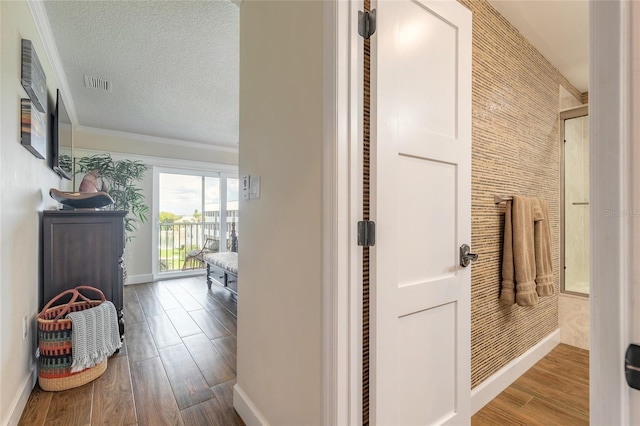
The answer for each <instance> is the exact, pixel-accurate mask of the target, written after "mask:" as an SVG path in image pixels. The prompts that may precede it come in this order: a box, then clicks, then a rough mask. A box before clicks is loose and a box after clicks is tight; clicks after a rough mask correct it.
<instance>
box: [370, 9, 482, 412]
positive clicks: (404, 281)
mask: <svg viewBox="0 0 640 426" xmlns="http://www.w3.org/2000/svg"><path fill="white" fill-rule="evenodd" d="M374 7H376V8H377V27H378V29H377V32H376V34H375V35H374V36H373V37H372V48H371V52H372V59H371V64H372V96H371V98H372V129H371V134H372V154H373V159H372V161H373V162H372V165H373V167H372V183H373V191H372V194H373V195H374V196H373V199H372V203H373V204H372V212H373V216H374V220H375V221H376V222H377V230H376V233H377V242H376V246H375V247H374V248H373V249H372V263H373V265H372V323H371V326H372V336H371V338H372V353H371V361H372V364H371V373H372V374H371V375H372V377H371V380H372V383H371V402H372V403H371V407H372V411H371V418H372V421H373V424H376V425H427V424H468V423H469V422H470V392H471V384H470V364H471V352H470V328H471V321H470V285H471V270H470V267H467V268H463V267H461V266H460V259H459V247H460V246H461V245H462V244H470V241H471V12H470V11H469V10H468V9H466V8H465V7H464V6H462V5H460V4H459V3H458V2H456V1H454V0H447V1H442V0H441V1H425V0H415V1H409V0H380V1H378V2H377V4H374Z"/></svg>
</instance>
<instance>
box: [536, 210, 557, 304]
mask: <svg viewBox="0 0 640 426" xmlns="http://www.w3.org/2000/svg"><path fill="white" fill-rule="evenodd" d="M537 202H538V206H539V207H540V210H541V212H542V217H543V219H542V220H541V221H537V222H536V223H535V229H534V234H535V252H536V292H537V293H538V296H541V297H542V296H551V295H552V294H553V263H552V261H551V227H550V226H549V225H550V221H549V218H550V212H549V202H548V201H546V200H537Z"/></svg>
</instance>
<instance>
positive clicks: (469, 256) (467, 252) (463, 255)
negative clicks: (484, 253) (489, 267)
mask: <svg viewBox="0 0 640 426" xmlns="http://www.w3.org/2000/svg"><path fill="white" fill-rule="evenodd" d="M476 260H478V255H477V254H473V253H471V247H469V246H468V245H466V244H463V245H461V246H460V266H462V267H463V268H466V267H467V266H469V265H471V262H475V261H476Z"/></svg>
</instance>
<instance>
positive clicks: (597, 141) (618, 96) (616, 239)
mask: <svg viewBox="0 0 640 426" xmlns="http://www.w3.org/2000/svg"><path fill="white" fill-rule="evenodd" d="M630 3H631V2H629V1H625V0H613V1H595V2H591V3H590V13H589V15H590V22H589V23H590V55H591V59H590V81H591V84H590V88H589V110H590V111H589V113H590V114H589V115H590V132H589V135H590V153H589V156H590V158H592V159H594V161H591V162H590V163H591V164H590V170H589V175H590V185H591V193H590V203H591V204H590V216H591V228H590V233H591V235H590V238H591V254H590V263H591V283H592V286H591V295H590V300H591V353H590V368H589V371H590V406H591V410H590V412H591V414H590V422H591V424H617V425H627V424H630V417H629V414H630V409H631V406H630V396H631V395H632V394H631V392H635V391H633V390H631V389H630V388H628V387H627V384H626V381H625V378H624V354H625V351H626V347H627V345H628V344H629V342H630V340H631V337H632V336H631V334H630V333H631V327H630V325H631V319H632V314H633V309H637V307H633V306H632V301H633V299H632V279H633V273H634V271H633V269H634V268H633V267H634V265H633V264H634V260H633V258H632V253H633V248H634V246H636V247H638V242H639V241H638V237H637V236H636V237H635V238H634V237H632V236H633V232H634V226H633V223H634V221H635V222H637V221H638V217H634V216H635V215H634V213H635V212H634V207H636V208H637V207H638V205H639V204H638V200H637V196H636V197H633V192H635V191H638V190H639V189H640V188H639V187H638V184H637V183H634V179H633V178H634V176H633V171H634V170H633V169H634V168H633V166H634V163H635V165H636V166H640V161H639V160H640V158H638V152H637V148H636V149H634V146H633V138H632V136H631V129H632V127H631V126H632V124H633V123H632V120H631V103H630V101H631V96H630V93H631V79H630V76H631V73H630V70H631V61H630V53H631V49H630V45H631V32H630V13H629V12H630ZM636 48H637V47H636ZM635 115H636V116H637V113H636V114H635ZM636 169H637V167H636ZM635 173H636V176H635V177H636V178H637V176H638V174H637V173H638V172H637V170H636V172H635ZM636 182H637V180H636ZM634 198H635V200H634ZM634 201H635V204H634ZM637 231H638V228H637V224H636V227H635V232H636V234H637ZM634 240H635V241H634ZM636 253H637V252H636ZM635 262H636V263H637V260H636V261H635Z"/></svg>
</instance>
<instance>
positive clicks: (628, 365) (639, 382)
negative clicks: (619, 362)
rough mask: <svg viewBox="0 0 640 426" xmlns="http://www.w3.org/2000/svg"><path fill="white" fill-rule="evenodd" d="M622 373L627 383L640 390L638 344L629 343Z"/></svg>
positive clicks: (639, 349)
mask: <svg viewBox="0 0 640 426" xmlns="http://www.w3.org/2000/svg"><path fill="white" fill-rule="evenodd" d="M624 375H625V377H626V378H627V384H628V385H629V386H631V387H632V388H634V389H638V390H640V346H638V345H634V344H631V345H629V347H628V348H627V353H626V355H625V357H624Z"/></svg>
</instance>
